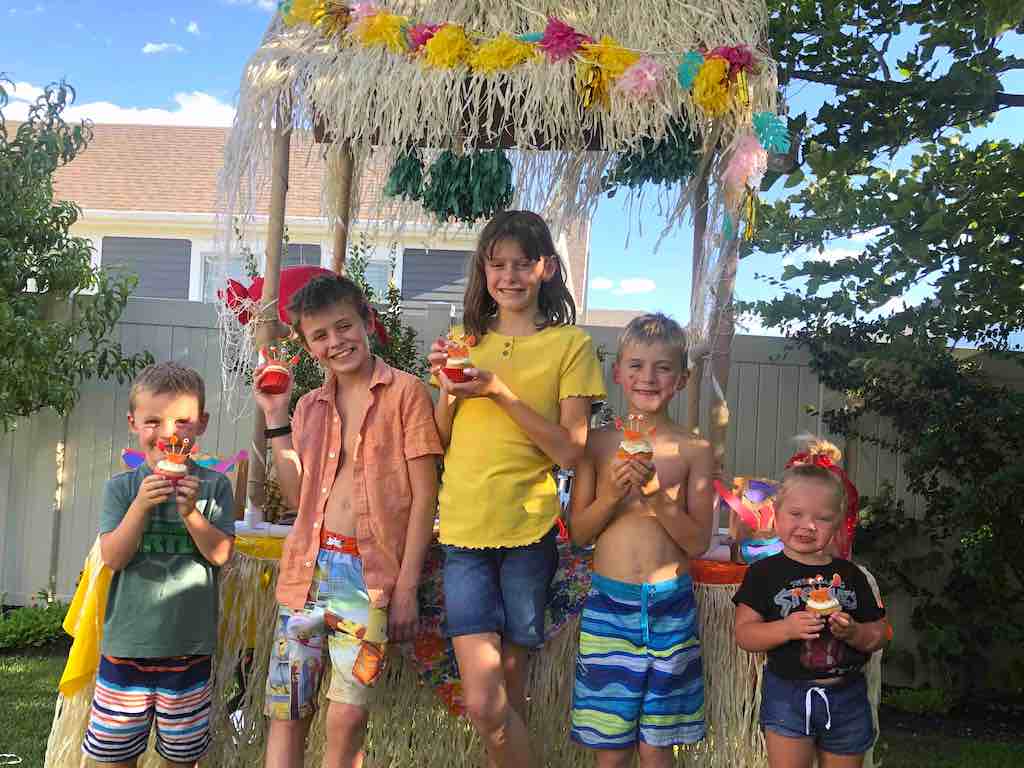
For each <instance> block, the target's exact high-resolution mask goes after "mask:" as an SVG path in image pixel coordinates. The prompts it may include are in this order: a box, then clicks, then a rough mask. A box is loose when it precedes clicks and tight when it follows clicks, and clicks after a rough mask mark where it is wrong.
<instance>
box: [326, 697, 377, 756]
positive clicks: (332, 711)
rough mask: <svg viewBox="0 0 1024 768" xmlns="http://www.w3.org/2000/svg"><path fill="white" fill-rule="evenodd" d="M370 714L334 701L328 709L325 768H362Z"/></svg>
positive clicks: (352, 705) (351, 705) (361, 709)
mask: <svg viewBox="0 0 1024 768" xmlns="http://www.w3.org/2000/svg"><path fill="white" fill-rule="evenodd" d="M368 719H369V717H368V713H367V711H366V710H365V709H363V708H362V707H357V706H356V705H354V704H342V703H340V702H337V701H332V702H331V703H330V704H329V705H328V707H327V723H326V727H325V729H324V730H326V731H327V744H326V745H325V746H324V768H361V766H362V764H363V740H364V739H365V738H366V723H367V720H368Z"/></svg>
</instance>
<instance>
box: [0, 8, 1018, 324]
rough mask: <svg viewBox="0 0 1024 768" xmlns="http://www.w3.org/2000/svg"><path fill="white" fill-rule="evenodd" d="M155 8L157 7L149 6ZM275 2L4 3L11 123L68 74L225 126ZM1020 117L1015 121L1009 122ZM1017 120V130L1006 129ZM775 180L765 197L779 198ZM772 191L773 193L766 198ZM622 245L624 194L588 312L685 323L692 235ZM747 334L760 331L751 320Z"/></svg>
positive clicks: (98, 98)
mask: <svg viewBox="0 0 1024 768" xmlns="http://www.w3.org/2000/svg"><path fill="white" fill-rule="evenodd" d="M158 5H162V7H157V6H158ZM275 5H276V3H275V2H273V0H204V2H187V1H178V2H174V3H167V4H148V5H147V4H136V3H132V4H128V3H122V4H114V3H109V2H96V1H94V0H80V1H78V2H53V1H52V0H41V1H40V2H32V1H31V0H17V1H16V2H13V3H12V2H0V25H2V27H0V28H2V29H3V47H2V50H3V55H2V57H0V72H3V73H5V74H6V76H7V77H8V78H9V79H11V80H13V81H14V82H15V83H16V84H17V88H16V91H15V101H14V102H13V103H12V104H11V105H10V106H9V107H8V109H7V110H6V111H5V112H6V114H7V115H8V116H9V117H18V116H19V111H20V110H24V108H25V106H26V102H25V101H19V100H18V99H19V97H20V98H22V99H31V98H34V95H35V94H36V93H38V89H39V88H40V87H42V86H44V85H46V84H47V83H49V82H52V81H54V80H59V79H61V78H67V79H68V80H69V81H70V82H71V83H72V84H73V85H74V86H75V88H76V90H77V93H78V106H77V107H76V108H75V109H74V110H73V111H72V112H71V113H70V114H71V116H72V117H79V118H80V117H82V116H86V117H89V118H91V119H92V120H94V121H96V122H120V123H125V122H131V123H162V124H178V125H228V124H230V120H231V115H232V114H233V103H234V100H235V95H236V94H237V91H238V83H239V78H240V76H241V71H242V67H243V65H244V63H245V61H246V59H247V58H248V57H249V55H250V54H251V53H252V51H253V50H254V49H255V47H256V46H257V45H258V43H259V41H260V38H261V37H262V35H263V33H264V31H265V29H266V27H267V24H268V22H269V20H270V18H271V12H272V9H273V7H274V6H275ZM1003 47H1004V48H1005V49H1006V50H1008V51H1012V52H1014V53H1016V54H1017V55H1019V56H1024V41H1022V39H1021V38H1019V37H1016V36H1012V35H1008V36H1006V37H1005V38H1004V40H1003ZM1004 87H1005V88H1006V89H1007V90H1010V91H1012V92H1016V93H1022V92H1024V72H1016V73H1011V76H1008V77H1007V78H1006V79H1005V80H1004ZM829 95H830V93H829V91H828V89H826V88H823V87H820V86H813V85H802V86H799V87H798V89H797V90H795V91H793V92H791V93H787V94H786V97H787V99H788V101H789V104H790V109H791V110H792V111H794V112H800V111H807V112H808V113H809V114H811V115H813V114H815V113H816V112H817V109H818V106H820V104H821V103H822V101H823V100H824V99H826V98H828V97H829ZM1014 112H1016V114H1014ZM1020 113H1021V110H1020V109H1018V110H1007V111H1004V112H1003V113H1002V114H1001V115H1000V116H999V118H997V121H996V123H995V124H994V125H993V126H991V127H989V128H987V129H985V130H984V131H983V132H976V134H972V136H971V137H970V139H969V140H970V141H974V140H975V139H980V138H981V137H984V138H1001V137H1010V138H1014V139H1017V140H1020V139H1024V120H1022V119H1021V114H1020ZM1014 123H1016V124H1017V125H1014ZM781 190H782V183H781V182H779V183H777V184H776V187H775V190H773V192H774V193H775V194H778V192H781ZM771 196H772V193H769V197H771ZM641 220H642V223H643V230H642V232H638V231H637V230H636V228H635V227H634V230H633V232H632V234H631V237H630V238H629V244H628V246H627V245H626V239H627V238H626V234H627V232H626V228H627V222H626V217H625V216H624V215H623V208H622V201H621V197H618V198H616V199H613V200H606V201H603V202H602V203H601V205H600V207H599V210H598V215H597V217H596V219H595V221H594V226H593V234H592V238H591V242H592V251H591V262H590V270H589V274H590V287H589V303H590V306H591V307H592V308H608V309H645V310H654V309H658V310H663V311H667V312H670V313H672V314H674V315H675V316H676V317H678V318H679V319H680V320H682V321H685V320H686V319H687V318H688V315H689V309H688V305H689V294H690V274H689V273H690V258H691V256H690V254H691V243H692V238H691V231H690V229H689V227H688V226H687V227H684V228H682V229H680V230H677V231H676V232H675V233H673V234H672V235H671V236H669V237H668V238H666V239H665V241H664V242H662V244H661V247H660V248H659V249H658V250H655V249H654V243H655V241H656V240H657V238H658V235H659V234H660V232H661V229H662V223H661V221H660V219H659V217H658V216H657V215H656V213H655V212H654V211H652V210H648V211H645V213H644V214H643V215H642V217H641ZM831 248H832V249H833V252H834V253H841V252H843V251H853V252H857V251H859V250H860V249H862V248H863V242H850V241H842V240H838V241H835V242H833V243H832V244H831ZM781 269H782V261H781V259H780V258H779V257H778V256H769V255H765V254H754V255H752V256H750V257H748V258H747V259H744V260H743V261H742V262H741V266H740V271H739V275H738V277H737V285H736V293H737V295H738V296H739V297H740V298H743V299H753V298H758V297H765V296H768V295H770V291H771V290H773V289H771V288H769V287H768V286H767V285H765V284H764V283H762V282H760V281H758V280H756V279H755V277H754V275H755V274H757V273H760V274H778V273H780V272H781ZM749 330H751V331H754V332H760V331H761V330H762V329H760V328H759V326H757V325H756V324H752V325H751V326H750V327H749Z"/></svg>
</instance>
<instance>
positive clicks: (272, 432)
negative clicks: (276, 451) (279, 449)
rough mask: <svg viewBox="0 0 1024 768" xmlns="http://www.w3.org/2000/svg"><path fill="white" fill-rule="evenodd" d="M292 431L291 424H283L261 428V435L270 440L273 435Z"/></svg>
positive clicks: (282, 435)
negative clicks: (281, 425)
mask: <svg viewBox="0 0 1024 768" xmlns="http://www.w3.org/2000/svg"><path fill="white" fill-rule="evenodd" d="M291 433H292V425H291V424H285V425H284V426H283V427H268V428H267V429H264V430H263V437H265V438H266V439H267V440H272V439H274V438H275V437H284V436H285V435H290V434H291Z"/></svg>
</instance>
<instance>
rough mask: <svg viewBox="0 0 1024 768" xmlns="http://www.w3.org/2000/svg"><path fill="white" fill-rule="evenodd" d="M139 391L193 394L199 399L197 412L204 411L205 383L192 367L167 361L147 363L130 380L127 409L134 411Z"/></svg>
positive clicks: (164, 393)
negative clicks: (133, 378)
mask: <svg viewBox="0 0 1024 768" xmlns="http://www.w3.org/2000/svg"><path fill="white" fill-rule="evenodd" d="M140 392H148V393H149V394H152V395H166V394H172V393H173V394H185V395H193V396H195V398H196V400H198V401H199V412H200V413H204V412H205V411H206V385H205V384H204V383H203V377H202V376H200V375H199V373H198V372H197V371H195V370H193V369H192V368H187V367H185V366H184V365H181V364H180V363H175V362H173V361H168V362H166V363H154V364H153V365H147V366H146V367H145V368H143V369H142V370H141V371H139V375H138V376H136V377H135V380H134V381H133V382H132V388H131V390H130V391H129V392H128V411H129V412H130V413H135V406H136V404H137V402H138V397H139V393H140Z"/></svg>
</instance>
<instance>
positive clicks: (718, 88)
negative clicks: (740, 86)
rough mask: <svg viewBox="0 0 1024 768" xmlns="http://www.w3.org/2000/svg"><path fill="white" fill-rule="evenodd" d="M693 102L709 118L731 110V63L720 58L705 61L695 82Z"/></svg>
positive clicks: (714, 57)
mask: <svg viewBox="0 0 1024 768" xmlns="http://www.w3.org/2000/svg"><path fill="white" fill-rule="evenodd" d="M693 100H694V101H695V102H697V106H698V107H700V108H701V109H703V110H704V112H705V113H707V115H708V116H709V117H719V116H721V115H723V114H725V113H726V112H727V111H728V109H729V102H730V98H729V62H728V61H726V60H725V59H723V58H721V57H719V56H712V57H709V58H708V59H705V61H704V64H703V65H702V66H701V68H700V72H698V73H697V77H696V79H695V80H694V81H693Z"/></svg>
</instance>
